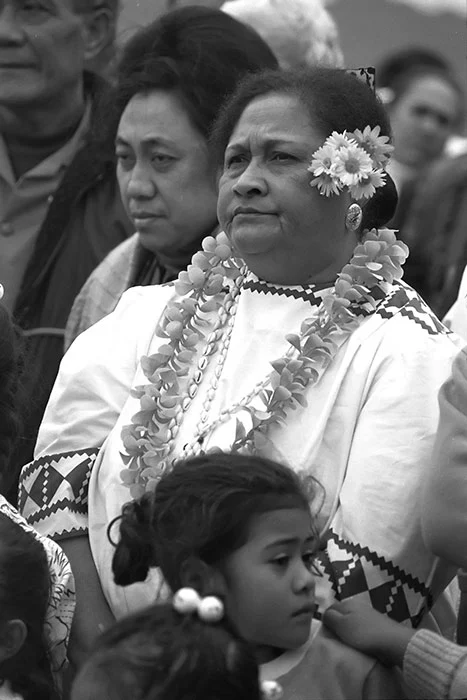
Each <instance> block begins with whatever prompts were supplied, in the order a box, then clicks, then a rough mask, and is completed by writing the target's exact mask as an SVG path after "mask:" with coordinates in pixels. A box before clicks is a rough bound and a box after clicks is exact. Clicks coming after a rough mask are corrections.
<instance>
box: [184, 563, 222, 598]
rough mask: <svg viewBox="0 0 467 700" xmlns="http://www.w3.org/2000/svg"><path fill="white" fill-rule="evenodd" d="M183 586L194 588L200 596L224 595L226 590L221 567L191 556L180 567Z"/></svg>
mask: <svg viewBox="0 0 467 700" xmlns="http://www.w3.org/2000/svg"><path fill="white" fill-rule="evenodd" d="M180 580H181V583H182V586H183V587H185V586H187V587H189V588H194V589H195V591H197V592H198V593H199V595H200V596H207V595H218V596H221V597H222V596H224V595H225V592H226V583H225V578H224V576H223V574H222V572H221V571H220V569H218V568H216V567H214V566H210V565H209V564H206V562H204V561H201V559H198V558H197V557H190V558H189V559H187V560H186V561H184V562H183V564H182V566H181V568H180Z"/></svg>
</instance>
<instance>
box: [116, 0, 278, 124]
mask: <svg viewBox="0 0 467 700" xmlns="http://www.w3.org/2000/svg"><path fill="white" fill-rule="evenodd" d="M277 65H278V64H277V60H276V58H275V56H274V54H273V53H272V51H271V49H270V48H269V46H268V45H267V44H266V43H265V42H264V41H263V40H262V39H261V37H260V36H259V35H258V34H257V33H256V32H255V31H254V30H253V29H251V28H250V27H247V26H246V25H244V24H242V23H241V22H239V21H238V20H236V19H234V18H233V17H230V16H229V15H227V14H225V13H224V12H221V11H220V10H214V9H208V8H206V7H184V8H181V9H178V10H173V11H172V12H168V13H166V14H165V15H162V17H160V18H158V19H157V20H155V21H154V22H152V23H151V24H149V25H148V26H147V27H144V28H142V29H140V30H139V31H138V32H136V34H134V35H133V36H132V37H131V38H130V40H129V41H128V43H127V44H126V45H125V47H124V49H123V53H122V56H121V59H120V62H119V66H118V70H117V90H116V99H115V107H116V112H117V115H118V118H119V117H120V115H121V114H122V112H123V110H124V109H125V107H126V105H127V104H128V102H129V101H130V100H131V98H132V97H134V96H135V95H137V94H139V93H148V92H151V91H153V90H168V91H170V92H172V93H175V94H176V95H177V96H178V97H179V99H180V100H181V102H182V104H183V106H184V107H185V109H186V110H187V113H188V115H189V117H190V119H191V121H192V123H193V125H194V126H195V127H196V129H197V130H198V131H199V132H200V133H201V134H202V135H203V136H205V137H207V135H208V133H209V129H210V127H211V124H212V122H213V121H214V119H215V118H216V116H217V113H218V111H219V109H220V106H221V104H222V102H223V100H224V99H225V97H226V96H227V95H229V94H230V93H231V92H232V91H233V90H234V89H235V87H236V84H237V82H238V81H239V80H240V78H241V77H243V76H244V75H245V74H247V73H249V72H254V71H258V70H262V69H264V68H275V67H277Z"/></svg>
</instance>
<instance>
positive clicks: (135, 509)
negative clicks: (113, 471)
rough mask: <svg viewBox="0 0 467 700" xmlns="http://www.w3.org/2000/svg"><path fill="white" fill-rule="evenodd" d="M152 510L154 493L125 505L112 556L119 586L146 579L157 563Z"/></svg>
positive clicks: (115, 579) (113, 568)
mask: <svg viewBox="0 0 467 700" xmlns="http://www.w3.org/2000/svg"><path fill="white" fill-rule="evenodd" d="M152 513H153V502H152V495H151V494H145V495H144V496H143V497H142V498H141V499H139V500H138V501H132V502H131V503H127V504H125V505H124V506H123V508H122V514H121V516H120V518H119V520H120V540H119V542H118V544H117V546H116V548H115V552H114V556H113V559H112V573H113V576H114V581H115V583H116V584H117V585H118V586H129V585H130V584H132V583H136V582H138V581H144V580H145V579H146V577H147V575H148V572H149V569H150V567H151V566H157V560H156V555H155V543H154V539H155V535H154V528H153V524H152ZM114 522H115V521H114Z"/></svg>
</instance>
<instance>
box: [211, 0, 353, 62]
mask: <svg viewBox="0 0 467 700" xmlns="http://www.w3.org/2000/svg"><path fill="white" fill-rule="evenodd" d="M221 10H222V11H223V12H227V14H229V15H231V16H232V17H236V19H239V20H240V21H242V22H245V24H248V25H250V26H251V27H253V29H255V30H256V31H257V32H258V34H259V35H260V36H261V37H262V38H263V39H264V41H266V42H267V43H268V44H269V46H270V47H271V49H272V50H273V51H274V53H275V55H276V57H277V60H278V61H279V65H280V66H281V68H299V67H300V66H302V67H304V66H315V65H322V66H329V67H335V68H338V67H341V66H343V64H344V59H343V55H342V51H341V48H340V43H339V32H338V29H337V26H336V23H335V22H334V20H333V18H332V17H331V15H330V14H329V12H328V11H327V9H326V8H325V7H324V5H323V2H322V0H287V2H284V1H283V0H255V2H251V0H229V2H225V3H224V4H223V5H222V7H221Z"/></svg>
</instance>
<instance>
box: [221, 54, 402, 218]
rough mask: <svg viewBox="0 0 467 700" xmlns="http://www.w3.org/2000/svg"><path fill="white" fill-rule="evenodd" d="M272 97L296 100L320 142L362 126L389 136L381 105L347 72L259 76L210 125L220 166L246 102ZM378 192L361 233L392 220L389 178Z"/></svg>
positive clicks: (243, 84)
mask: <svg viewBox="0 0 467 700" xmlns="http://www.w3.org/2000/svg"><path fill="white" fill-rule="evenodd" d="M271 94H276V95H285V96H288V97H292V98H294V99H296V100H298V101H299V102H300V103H301V104H302V105H303V107H304V108H305V109H306V111H307V113H308V115H309V117H310V121H311V124H312V125H313V127H314V128H315V129H316V130H317V131H318V132H320V133H321V135H322V137H323V142H324V140H325V139H326V138H327V137H328V136H330V135H331V133H332V132H333V131H337V132H339V133H343V132H344V131H355V129H360V130H363V129H364V128H365V127H366V126H370V127H371V128H374V127H375V126H379V127H380V128H381V136H389V137H391V127H390V124H389V118H388V116H387V114H386V110H385V108H384V106H383V104H382V102H381V101H380V100H379V98H378V97H377V96H376V95H375V93H374V92H373V90H372V89H371V88H370V87H369V86H368V85H367V84H366V83H365V82H364V81H363V80H361V79H360V78H357V77H356V76H355V75H353V74H351V73H349V72H348V71H345V70H341V69H337V68H320V67H316V68H309V69H307V70H289V71H263V72H262V73H258V74H256V75H252V76H248V77H246V78H245V79H244V80H242V82H241V83H240V84H239V86H238V88H237V90H236V91H235V93H234V94H233V95H232V96H231V98H230V99H229V100H228V101H227V102H226V104H225V105H224V107H223V109H222V110H221V112H220V115H219V117H218V119H217V121H216V123H215V124H214V127H213V130H212V134H211V146H212V150H213V155H214V157H215V159H216V161H217V163H218V164H219V165H221V164H222V163H223V160H224V152H225V149H226V146H227V144H228V142H229V139H230V137H231V135H232V133H233V131H234V129H235V127H236V125H237V123H238V121H239V119H240V118H241V116H242V114H243V112H244V111H245V109H246V108H247V107H248V105H249V104H250V102H252V101H253V100H255V99H258V98H261V97H265V96H267V95H271ZM376 192H377V197H376V200H375V202H374V203H373V205H371V204H370V203H371V201H372V200H369V201H368V203H367V204H366V205H365V207H363V222H362V229H365V228H378V227H380V226H383V225H384V224H385V223H387V222H388V221H389V220H390V219H391V218H392V217H393V216H394V212H395V209H396V205H397V193H396V189H395V186H394V183H393V181H392V179H391V178H390V177H389V175H387V178H386V185H385V186H384V187H381V188H379V189H377V190H376ZM375 196H376V195H375ZM376 203H377V204H376Z"/></svg>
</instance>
